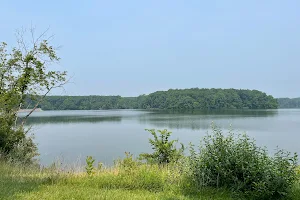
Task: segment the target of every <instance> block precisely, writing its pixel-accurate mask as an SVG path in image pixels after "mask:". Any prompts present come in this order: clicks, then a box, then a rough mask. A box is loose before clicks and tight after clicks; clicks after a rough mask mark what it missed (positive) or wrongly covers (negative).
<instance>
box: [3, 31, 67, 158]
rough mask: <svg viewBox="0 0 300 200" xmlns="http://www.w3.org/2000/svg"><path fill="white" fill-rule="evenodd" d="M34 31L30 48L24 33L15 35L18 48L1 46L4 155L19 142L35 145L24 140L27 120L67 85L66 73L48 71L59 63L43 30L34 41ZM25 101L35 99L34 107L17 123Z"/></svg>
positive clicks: (4, 44) (20, 32)
mask: <svg viewBox="0 0 300 200" xmlns="http://www.w3.org/2000/svg"><path fill="white" fill-rule="evenodd" d="M34 32H35V31H34V28H31V29H30V33H31V34H30V35H31V42H30V44H31V45H28V43H27V42H26V41H25V39H24V37H25V33H26V31H24V30H23V31H19V32H17V44H18V46H17V47H15V48H12V49H11V50H10V52H9V50H8V48H7V44H6V43H5V42H3V43H1V44H0V150H1V151H2V153H3V152H4V154H9V153H10V152H11V151H13V149H14V148H15V147H16V146H18V144H19V143H20V142H22V144H31V145H34V144H33V143H32V141H31V138H28V137H26V132H27V131H26V130H25V129H24V124H25V122H26V119H27V118H28V117H29V116H30V115H31V114H32V112H33V111H34V110H35V109H36V108H37V107H38V105H39V103H40V102H41V101H42V100H43V99H44V97H45V96H46V95H47V94H48V93H49V92H50V91H51V90H52V89H54V88H57V87H61V86H63V85H64V84H65V83H66V72H64V71H63V72H60V71H53V70H50V69H49V66H51V64H54V63H56V62H58V61H59V60H60V59H59V57H58V56H57V54H56V50H55V48H54V47H53V46H51V45H49V39H51V37H49V38H46V33H47V31H45V32H44V33H42V34H41V35H40V36H39V37H37V38H36V37H35V36H34ZM45 38H46V39H45ZM26 100H34V102H35V105H32V106H31V108H32V109H31V111H30V112H29V113H28V114H27V115H26V116H25V117H24V118H23V119H22V122H21V123H17V119H18V117H17V112H18V111H19V109H21V108H22V107H23V105H24V102H25V101H26ZM25 139H27V140H29V141H31V142H28V141H27V142H25V141H24V140H25ZM27 149H35V148H27Z"/></svg>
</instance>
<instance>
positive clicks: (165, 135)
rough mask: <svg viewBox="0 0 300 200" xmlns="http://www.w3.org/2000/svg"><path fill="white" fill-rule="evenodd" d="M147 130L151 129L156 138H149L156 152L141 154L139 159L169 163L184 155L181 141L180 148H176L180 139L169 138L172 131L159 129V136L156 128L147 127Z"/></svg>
mask: <svg viewBox="0 0 300 200" xmlns="http://www.w3.org/2000/svg"><path fill="white" fill-rule="evenodd" d="M146 131H149V132H150V133H151V134H152V136H153V137H154V139H151V138H150V139H149V143H150V145H151V146H152V149H153V150H154V152H153V153H152V154H149V153H143V154H140V156H139V159H141V160H146V161H147V162H148V163H158V164H167V163H170V162H176V161H178V160H179V159H180V158H182V157H183V152H184V146H183V144H182V143H181V147H180V148H176V144H177V142H178V140H171V141H170V140H169V137H170V136H171V133H172V132H170V131H168V130H166V129H164V130H157V132H158V133H159V136H157V133H156V131H155V129H150V130H149V129H146Z"/></svg>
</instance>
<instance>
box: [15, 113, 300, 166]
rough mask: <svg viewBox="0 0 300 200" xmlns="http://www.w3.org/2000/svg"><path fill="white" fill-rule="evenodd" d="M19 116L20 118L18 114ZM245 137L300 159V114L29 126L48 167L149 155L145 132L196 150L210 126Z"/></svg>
mask: <svg viewBox="0 0 300 200" xmlns="http://www.w3.org/2000/svg"><path fill="white" fill-rule="evenodd" d="M20 115H24V113H22V114H20ZM212 121H213V122H214V123H215V124H217V125H218V126H220V127H222V128H223V129H224V130H227V129H228V128H229V127H230V125H232V127H233V128H234V129H235V130H237V131H239V132H247V133H248V135H250V136H251V137H253V138H254V139H256V141H257V143H258V144H259V145H262V146H267V147H268V149H269V150H270V151H271V152H272V151H273V150H274V149H275V148H276V146H277V145H278V146H279V147H281V148H284V149H286V150H289V151H292V152H298V153H300V145H299V139H300V109H299V110H297V109H295V110H255V111H251V110H247V111H239V110H236V111H210V112H209V111H185V112H172V111H169V112H159V111H155V112H150V111H143V110H109V111H98V110H97V111H43V112H36V113H34V114H33V115H32V116H31V117H30V118H29V120H28V125H31V126H33V128H32V131H33V132H34V133H35V141H36V142H37V143H38V148H39V152H40V154H41V155H40V161H41V163H42V164H45V165H48V164H50V163H52V162H53V161H55V160H57V159H59V160H62V161H63V162H64V163H75V162H78V160H82V161H83V160H84V158H85V157H86V156H87V155H91V156H94V157H95V158H96V160H97V161H101V162H104V163H106V164H111V163H112V162H113V160H114V159H117V158H119V157H123V155H124V152H125V151H127V152H131V153H133V154H135V155H138V154H139V153H141V152H150V151H151V148H150V147H149V145H148V138H149V137H150V135H149V134H148V132H146V131H144V129H145V128H155V129H165V128H166V129H169V130H171V131H172V132H173V138H175V139H177V138H178V139H179V140H180V141H181V142H183V143H184V144H188V143H189V142H192V143H194V144H198V143H199V141H200V139H201V137H203V136H205V135H206V133H207V131H208V130H209V127H210V124H211V122H212Z"/></svg>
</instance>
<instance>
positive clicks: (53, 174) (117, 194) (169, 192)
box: [0, 163, 232, 200]
mask: <svg viewBox="0 0 300 200" xmlns="http://www.w3.org/2000/svg"><path fill="white" fill-rule="evenodd" d="M0 170H1V176H0V199H5V200H6V199H7V200H9V199H11V200H14V199H37V200H40V199H53V200H58V199H118V200H119V199H128V200H129V199H168V200H171V199H182V200H183V199H203V200H206V199H225V200H226V199H232V198H231V197H230V196H231V195H230V193H229V192H226V191H224V190H214V189H205V190H203V191H201V192H191V191H189V185H188V184H186V185H184V183H183V180H182V178H181V177H179V176H177V175H178V174H177V173H176V172H174V171H172V170H170V169H168V168H166V167H165V168H159V167H158V166H147V165H142V166H138V167H135V169H130V170H128V169H119V168H110V169H104V170H101V171H95V172H94V174H93V175H92V176H88V175H87V174H86V173H85V172H84V173H70V172H63V171H59V172H58V171H56V170H37V169H34V168H31V169H30V168H20V167H14V166H11V165H8V164H5V163H1V164H0Z"/></svg>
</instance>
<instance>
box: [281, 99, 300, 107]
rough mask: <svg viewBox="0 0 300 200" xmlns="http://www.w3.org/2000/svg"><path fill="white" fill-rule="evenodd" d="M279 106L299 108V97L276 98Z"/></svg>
mask: <svg viewBox="0 0 300 200" xmlns="http://www.w3.org/2000/svg"><path fill="white" fill-rule="evenodd" d="M277 101H278V104H279V108H300V97H299V98H293V99H290V98H279V99H277Z"/></svg>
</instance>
